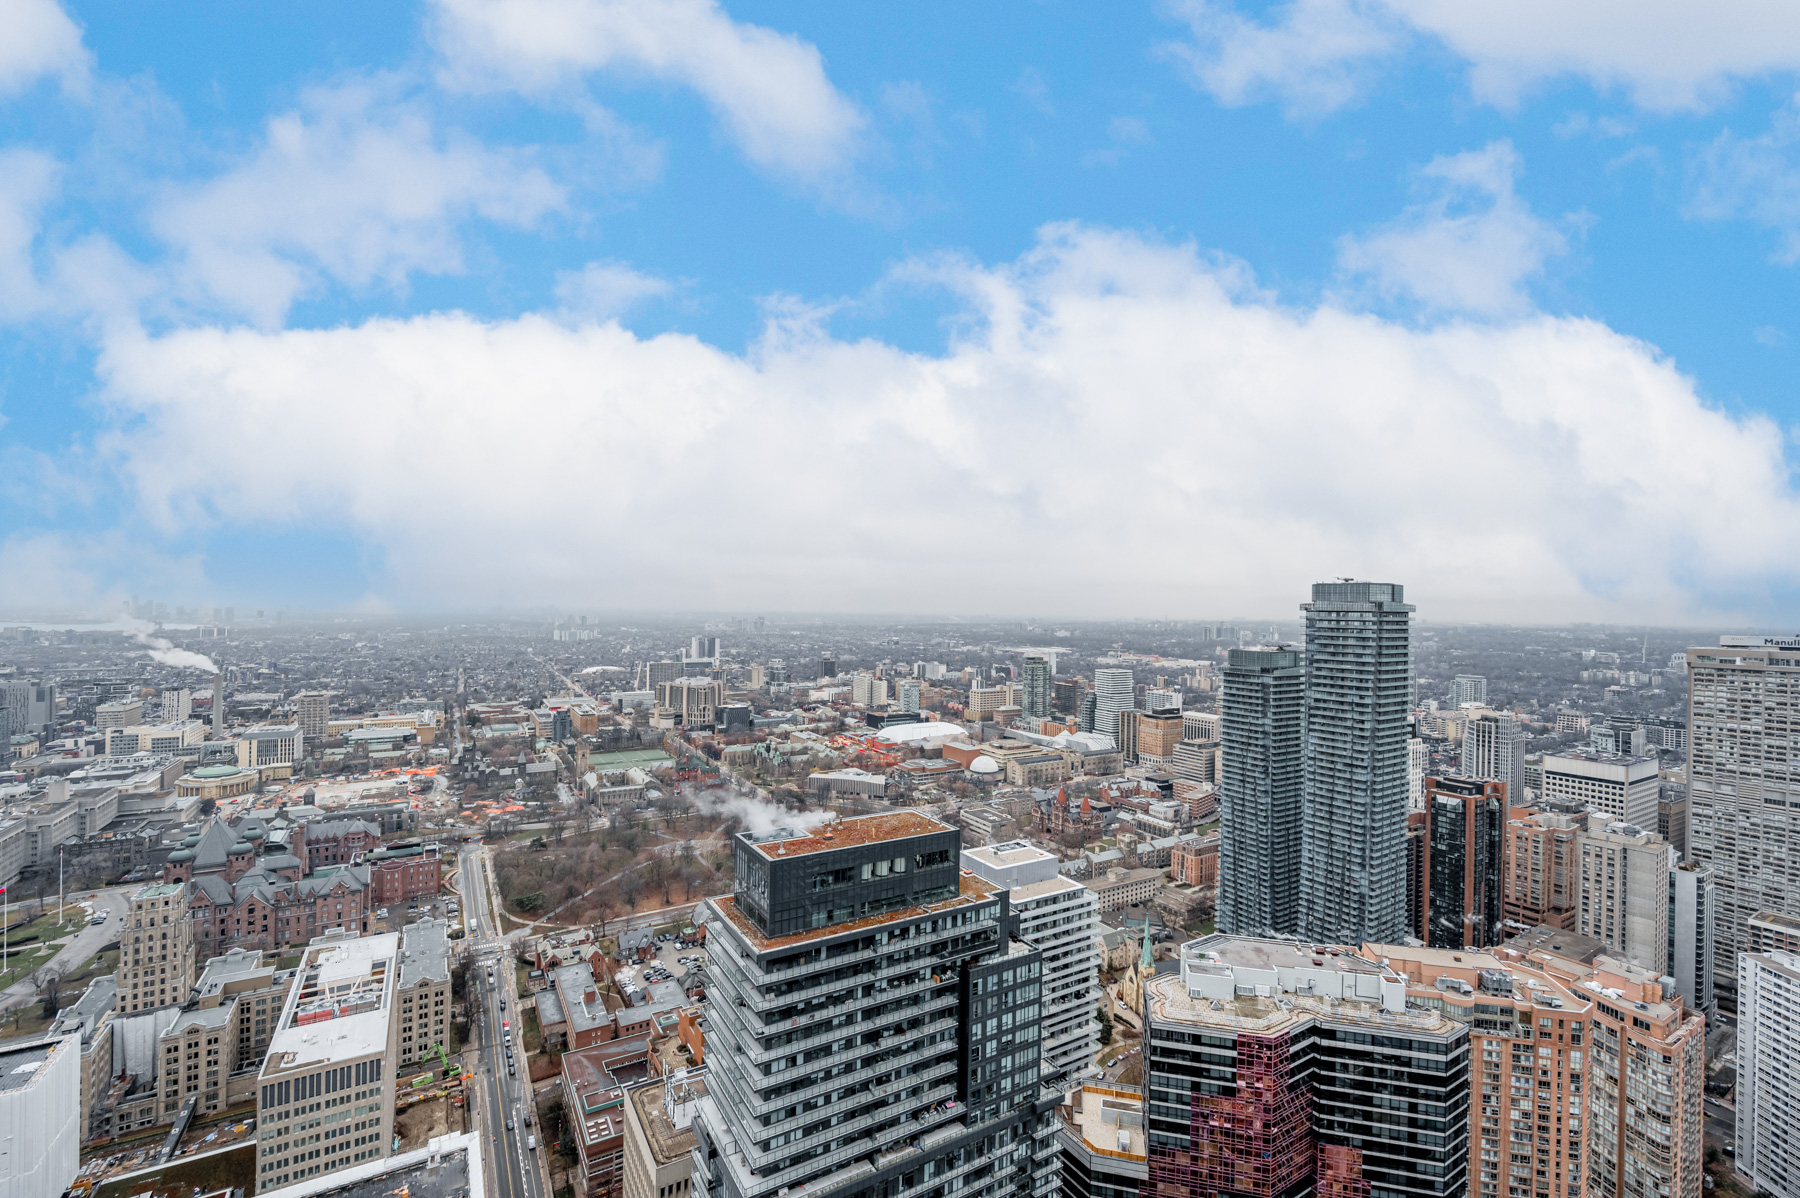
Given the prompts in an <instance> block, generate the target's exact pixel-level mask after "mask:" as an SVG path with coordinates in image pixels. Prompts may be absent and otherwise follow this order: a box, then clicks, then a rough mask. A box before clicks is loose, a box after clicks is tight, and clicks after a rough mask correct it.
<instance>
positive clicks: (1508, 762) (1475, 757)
mask: <svg viewBox="0 0 1800 1198" xmlns="http://www.w3.org/2000/svg"><path fill="white" fill-rule="evenodd" d="M1462 775H1463V776H1464V777H1465V778H1479V779H1481V780H1483V781H1485V782H1504V783H1506V800H1507V802H1509V803H1522V802H1523V801H1524V799H1525V737H1524V735H1523V734H1522V733H1521V732H1520V731H1519V719H1518V717H1517V716H1515V715H1513V713H1512V712H1510V711H1495V710H1493V709H1492V708H1491V707H1472V708H1470V709H1469V719H1468V722H1467V723H1466V724H1464V725H1463V742H1462Z"/></svg>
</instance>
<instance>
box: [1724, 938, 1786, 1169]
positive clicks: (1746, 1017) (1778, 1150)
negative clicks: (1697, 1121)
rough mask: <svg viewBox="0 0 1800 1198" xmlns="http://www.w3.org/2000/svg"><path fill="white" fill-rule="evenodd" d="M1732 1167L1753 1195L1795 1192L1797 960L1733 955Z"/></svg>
mask: <svg viewBox="0 0 1800 1198" xmlns="http://www.w3.org/2000/svg"><path fill="white" fill-rule="evenodd" d="M1737 993H1738V1022H1737V1168H1738V1172H1739V1173H1741V1174H1743V1175H1744V1176H1745V1177H1746V1178H1748V1179H1749V1181H1750V1187H1751V1188H1753V1189H1754V1190H1756V1192H1757V1193H1764V1192H1767V1193H1770V1194H1775V1195H1778V1196H1779V1198H1795V1195H1797V1194H1800V1136H1796V1135H1795V1134H1794V1112H1795V1111H1796V1110H1800V1073H1796V1072H1795V1069H1794V1062H1795V1061H1796V1060H1797V1059H1800V957H1797V956H1795V955H1794V954H1792V953H1785V952H1780V951H1771V952H1767V953H1745V954H1743V955H1742V956H1740V957H1739V958H1738V984H1737Z"/></svg>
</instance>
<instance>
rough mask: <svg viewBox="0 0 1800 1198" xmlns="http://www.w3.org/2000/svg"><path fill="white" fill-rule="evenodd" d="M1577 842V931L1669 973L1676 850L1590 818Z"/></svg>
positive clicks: (1601, 819)
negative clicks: (1578, 881) (1670, 888)
mask: <svg viewBox="0 0 1800 1198" xmlns="http://www.w3.org/2000/svg"><path fill="white" fill-rule="evenodd" d="M1576 840H1577V856H1576V860H1577V862H1578V864H1577V869H1578V871H1579V875H1580V889H1579V891H1578V892H1577V893H1578V897H1577V899H1576V903H1575V930H1576V931H1577V932H1580V933H1581V934H1582V935H1583V936H1592V937H1593V938H1594V939H1595V940H1598V941H1600V943H1602V944H1604V945H1606V947H1607V949H1608V951H1609V952H1610V953H1612V954H1613V955H1614V956H1618V957H1624V958H1625V959H1627V960H1630V961H1633V962H1635V963H1637V964H1638V965H1640V966H1642V967H1643V968H1645V969H1647V970H1649V971H1651V972H1652V973H1654V974H1657V975H1659V976H1661V975H1665V974H1667V973H1668V972H1669V911H1670V905H1669V885H1670V883H1669V874H1670V873H1671V872H1672V871H1673V870H1674V868H1675V863H1676V860H1677V858H1676V853H1675V850H1674V848H1672V847H1671V846H1670V845H1669V844H1667V843H1666V842H1664V841H1663V839H1662V838H1661V837H1659V836H1658V835H1657V834H1656V833H1654V832H1645V831H1644V830H1642V829H1641V828H1636V827H1633V826H1631V825H1630V824H1622V823H1613V822H1609V821H1606V820H1605V819H1604V817H1601V816H1597V815H1590V816H1589V817H1588V830H1587V831H1585V832H1583V833H1581V834H1580V836H1578V837H1577V838H1576Z"/></svg>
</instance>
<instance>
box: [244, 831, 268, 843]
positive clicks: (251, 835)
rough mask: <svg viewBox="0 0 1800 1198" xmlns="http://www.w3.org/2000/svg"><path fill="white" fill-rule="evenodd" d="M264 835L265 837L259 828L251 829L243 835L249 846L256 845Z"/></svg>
mask: <svg viewBox="0 0 1800 1198" xmlns="http://www.w3.org/2000/svg"><path fill="white" fill-rule="evenodd" d="M264 835H266V833H264V832H263V830H262V829H261V828H251V829H249V830H248V831H246V832H245V833H244V839H245V840H248V841H249V842H250V843H251V844H258V843H260V842H261V841H262V838H263V836H264Z"/></svg>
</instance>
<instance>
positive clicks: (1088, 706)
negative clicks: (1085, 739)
mask: <svg viewBox="0 0 1800 1198" xmlns="http://www.w3.org/2000/svg"><path fill="white" fill-rule="evenodd" d="M1099 722H1100V696H1098V695H1096V694H1095V693H1094V692H1093V691H1084V692H1083V693H1082V696H1081V711H1080V712H1079V713H1077V715H1076V717H1075V730H1076V731H1077V732H1092V731H1094V727H1095V725H1096V724H1098V723H1099ZM1115 723H1116V721H1115Z"/></svg>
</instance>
